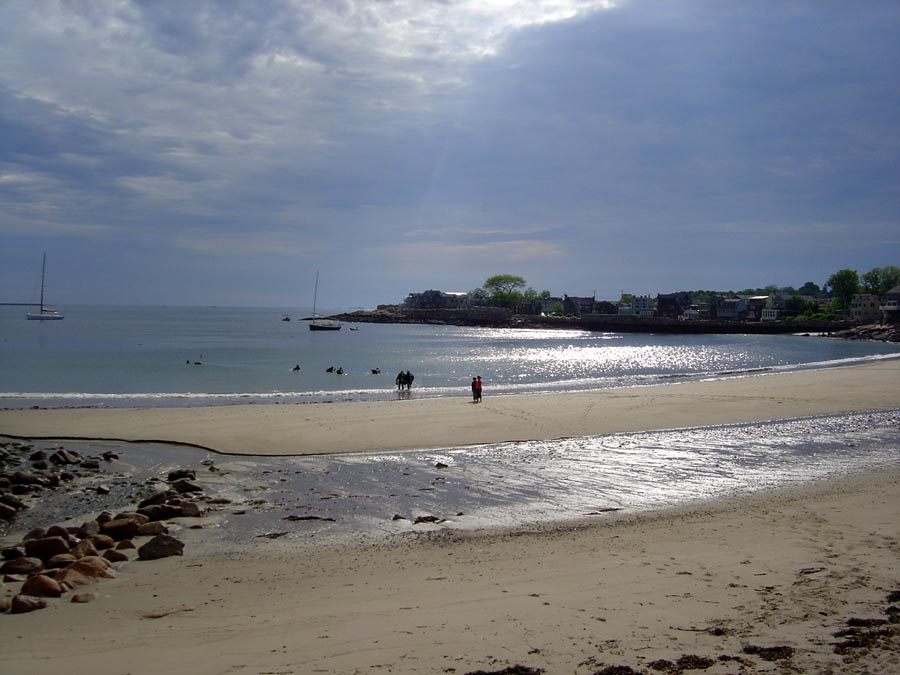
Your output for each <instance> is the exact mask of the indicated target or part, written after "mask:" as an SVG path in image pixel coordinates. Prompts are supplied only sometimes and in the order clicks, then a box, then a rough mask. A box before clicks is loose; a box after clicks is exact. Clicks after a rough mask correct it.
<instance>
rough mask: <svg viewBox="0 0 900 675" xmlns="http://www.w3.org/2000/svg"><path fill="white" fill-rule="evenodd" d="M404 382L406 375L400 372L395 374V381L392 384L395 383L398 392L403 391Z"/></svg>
mask: <svg viewBox="0 0 900 675" xmlns="http://www.w3.org/2000/svg"><path fill="white" fill-rule="evenodd" d="M405 381H406V373H404V372H403V371H402V370H401V371H400V372H399V373H397V379H396V380H394V382H396V383H397V391H400V390H401V389H403V383H404V382H405Z"/></svg>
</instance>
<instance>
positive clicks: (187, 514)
mask: <svg viewBox="0 0 900 675" xmlns="http://www.w3.org/2000/svg"><path fill="white" fill-rule="evenodd" d="M179 515H180V516H181V517H182V518H200V517H202V516H203V509H201V508H200V505H199V504H197V503H196V502H182V504H181V513H180V514H179Z"/></svg>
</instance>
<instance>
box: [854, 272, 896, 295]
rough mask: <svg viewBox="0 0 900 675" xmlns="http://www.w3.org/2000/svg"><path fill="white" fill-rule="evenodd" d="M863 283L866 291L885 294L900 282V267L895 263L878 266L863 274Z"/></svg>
mask: <svg viewBox="0 0 900 675" xmlns="http://www.w3.org/2000/svg"><path fill="white" fill-rule="evenodd" d="M862 283H863V290H864V291H865V292H866V293H874V294H875V295H884V294H885V293H887V292H888V291H889V290H891V289H892V288H893V287H894V286H896V285H898V284H900V267H897V266H895V265H888V266H887V267H876V268H874V269H872V270H869V271H868V272H866V273H865V274H863V275H862Z"/></svg>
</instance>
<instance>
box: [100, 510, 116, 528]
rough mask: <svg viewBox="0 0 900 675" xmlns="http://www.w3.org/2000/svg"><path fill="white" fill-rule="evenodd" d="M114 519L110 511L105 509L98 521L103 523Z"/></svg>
mask: <svg viewBox="0 0 900 675" xmlns="http://www.w3.org/2000/svg"><path fill="white" fill-rule="evenodd" d="M112 519H113V515H112V514H111V513H110V512H109V511H104V512H103V513H101V514H100V515H99V516H97V518H96V520H97V522H98V523H100V524H101V525H102V524H103V523H108V522H109V521H110V520H112Z"/></svg>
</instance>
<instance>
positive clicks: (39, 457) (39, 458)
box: [28, 450, 47, 462]
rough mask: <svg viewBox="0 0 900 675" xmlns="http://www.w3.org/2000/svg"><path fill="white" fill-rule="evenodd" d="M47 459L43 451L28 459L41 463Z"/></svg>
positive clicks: (33, 454)
mask: <svg viewBox="0 0 900 675" xmlns="http://www.w3.org/2000/svg"><path fill="white" fill-rule="evenodd" d="M45 459H47V453H46V452H44V451H43V450H37V451H35V452H33V453H31V455H30V456H29V457H28V461H29V462H41V461H43V460H45Z"/></svg>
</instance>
